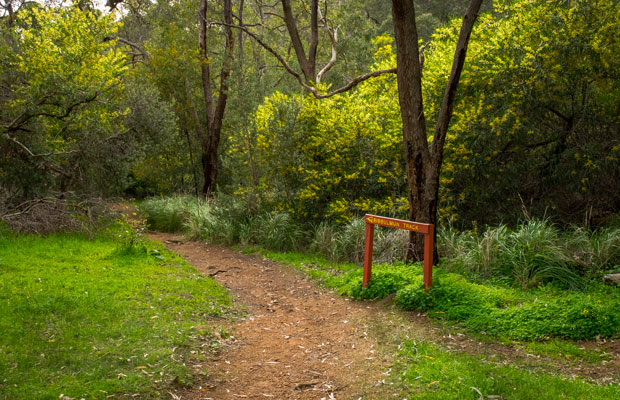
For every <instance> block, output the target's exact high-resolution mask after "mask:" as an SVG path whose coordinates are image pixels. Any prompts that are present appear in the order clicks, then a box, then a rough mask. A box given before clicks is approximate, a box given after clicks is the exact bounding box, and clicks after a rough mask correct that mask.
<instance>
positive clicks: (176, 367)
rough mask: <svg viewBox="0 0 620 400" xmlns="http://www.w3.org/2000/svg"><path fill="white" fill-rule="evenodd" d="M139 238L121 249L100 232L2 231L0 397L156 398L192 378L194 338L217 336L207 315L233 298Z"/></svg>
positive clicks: (202, 350)
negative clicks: (138, 247) (139, 247)
mask: <svg viewBox="0 0 620 400" xmlns="http://www.w3.org/2000/svg"><path fill="white" fill-rule="evenodd" d="M117 232H118V231H117V230H116V229H114V231H113V232H112V233H113V234H117ZM143 244H144V245H146V246H147V247H148V248H150V249H151V251H150V252H146V251H119V249H122V248H123V242H118V241H116V240H110V239H109V238H104V237H99V238H95V239H92V238H88V237H83V236H79V235H50V236H47V237H45V238H42V237H39V236H13V237H6V236H2V237H0V287H2V291H0V330H1V331H2V337H1V338H0V370H1V371H2V382H0V397H2V398H10V399H35V398H36V399H42V398H49V399H52V398H54V399H57V398H58V396H59V395H60V394H64V395H65V396H68V397H72V398H82V397H83V398H89V399H105V398H106V397H109V396H121V397H122V396H123V395H127V394H130V395H131V394H134V396H138V397H140V398H144V399H151V398H152V399H157V398H161V397H162V395H161V393H166V392H167V391H168V390H167V388H169V387H170V386H171V385H175V384H177V382H181V383H185V384H191V383H192V382H193V380H194V372H193V371H192V370H191V369H190V368H188V367H187V366H186V364H188V361H189V360H190V359H191V357H192V355H191V354H190V351H193V352H195V354H200V355H208V354H204V353H205V352H206V351H208V350H206V348H205V347H201V348H198V347H197V346H196V345H195V343H194V339H195V340H200V343H202V342H203V341H208V342H209V343H212V344H213V345H216V342H215V338H214V337H213V336H212V334H211V333H210V332H211V329H212V326H213V322H205V317H211V318H213V317H217V316H221V315H222V314H223V313H225V312H227V310H229V309H230V300H229V298H228V295H227V293H226V290H225V289H224V288H222V287H221V286H219V285H217V284H216V283H215V281H213V280H212V279H210V278H208V277H205V276H204V275H201V274H199V273H198V272H197V271H196V270H195V269H194V268H192V267H190V266H189V265H188V264H187V263H186V262H185V261H183V260H182V259H181V258H179V257H177V256H175V255H173V254H171V253H169V252H167V251H165V250H163V249H162V248H161V247H160V246H158V245H157V244H155V243H151V242H143ZM207 319H209V318H207ZM205 324H206V325H205ZM139 367H140V368H139ZM33 371H36V373H33ZM144 371H146V372H147V373H148V375H147V374H145V373H144Z"/></svg>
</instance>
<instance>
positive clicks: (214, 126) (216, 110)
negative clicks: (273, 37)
mask: <svg viewBox="0 0 620 400" xmlns="http://www.w3.org/2000/svg"><path fill="white" fill-rule="evenodd" d="M199 15H200V33H199V37H198V41H199V44H200V51H201V56H202V63H201V75H202V89H203V95H204V100H205V114H206V117H207V118H206V119H207V130H206V135H203V136H202V137H201V138H200V143H201V150H202V171H203V175H204V185H203V188H202V193H203V195H205V196H206V197H208V196H212V195H213V193H215V189H216V184H217V173H218V154H217V153H218V148H219V145H220V136H221V131H222V120H223V119H224V111H225V109H226V101H227V99H228V78H229V76H230V71H231V68H232V58H233V51H234V37H233V33H232V29H231V28H230V26H231V25H232V23H233V16H232V0H224V24H225V25H224V32H225V34H226V45H225V53H224V59H223V61H222V69H221V70H220V87H219V95H218V98H217V101H216V102H215V106H214V99H213V90H212V89H211V71H210V66H209V64H210V61H209V53H208V49H207V0H201V1H200V12H199Z"/></svg>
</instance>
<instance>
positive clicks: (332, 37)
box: [316, 9, 338, 83]
mask: <svg viewBox="0 0 620 400" xmlns="http://www.w3.org/2000/svg"><path fill="white" fill-rule="evenodd" d="M318 13H319V17H320V18H321V21H322V22H323V26H325V30H326V31H327V35H328V36H329V41H330V42H331V45H332V56H331V58H330V60H329V62H328V63H327V64H326V65H325V66H324V67H323V68H322V69H321V70H320V71H319V73H318V74H317V75H316V83H320V82H321V80H322V79H323V76H324V75H325V74H326V73H327V72H328V71H329V70H330V69H332V67H333V66H334V64H336V59H337V57H338V53H337V51H336V44H337V43H338V27H336V28H333V29H332V28H330V26H329V23H328V22H327V17H326V16H323V14H322V13H321V10H320V9H318Z"/></svg>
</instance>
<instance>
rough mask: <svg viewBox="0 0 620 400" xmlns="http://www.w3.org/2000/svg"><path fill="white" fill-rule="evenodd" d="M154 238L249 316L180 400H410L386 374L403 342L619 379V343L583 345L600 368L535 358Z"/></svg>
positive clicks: (199, 365) (281, 273)
mask: <svg viewBox="0 0 620 400" xmlns="http://www.w3.org/2000/svg"><path fill="white" fill-rule="evenodd" d="M149 237H150V238H151V239H153V240H158V241H161V242H163V243H164V244H165V246H166V247H167V248H168V249H170V250H172V251H174V252H176V253H178V254H181V255H182V256H183V257H184V258H185V259H186V260H187V261H188V262H189V263H190V264H192V265H194V266H195V267H196V268H197V269H198V270H199V271H201V272H202V273H204V274H208V275H210V276H212V277H213V278H214V279H216V280H217V281H218V282H219V283H220V284H222V285H223V286H225V287H227V288H228V289H229V291H230V293H231V295H232V296H233V298H234V300H235V301H236V302H237V303H239V304H242V305H243V306H244V307H245V308H246V311H247V312H246V313H244V316H243V317H242V318H240V319H238V320H236V321H233V322H230V323H229V324H228V326H226V330H228V331H229V332H230V334H231V336H230V337H228V338H224V337H222V342H225V345H224V346H222V347H221V349H220V351H219V353H218V354H217V355H215V356H214V357H212V358H211V359H210V360H206V361H202V362H198V361H196V365H195V366H194V367H195V368H196V369H197V370H205V369H206V370H208V371H209V374H208V376H207V377H206V378H204V380H203V381H202V382H198V383H197V384H196V385H195V386H194V387H192V388H191V389H178V390H176V391H175V392H174V393H172V392H170V395H171V396H172V397H173V398H174V399H204V400H207V399H214V400H215V399H218V400H219V399H225V400H228V399H242V398H247V399H287V400H289V399H290V400H292V399H299V400H303V399H317V400H318V399H326V400H329V399H338V400H342V399H355V400H359V399H388V398H401V399H402V398H404V396H402V395H403V393H401V392H400V390H401V389H402V388H399V387H398V386H397V385H393V384H391V383H389V380H388V379H387V378H388V376H389V374H390V373H391V368H392V363H393V361H394V356H395V352H396V351H397V350H396V345H395V343H396V342H397V341H398V340H402V337H405V336H406V337H411V338H416V339H417V340H431V341H433V342H435V343H437V344H439V345H440V346H442V347H443V348H446V349H447V350H449V351H456V352H466V353H471V354H476V355H480V357H481V358H482V359H485V360H487V361H489V362H497V363H502V364H506V363H510V364H512V363H515V364H517V365H521V366H524V367H527V368H532V369H537V370H541V371H546V372H549V373H553V374H557V375H563V376H567V377H581V378H583V379H586V380H590V381H593V382H595V383H599V384H608V383H611V382H620V348H619V346H618V342H617V341H610V342H598V343H597V342H587V343H584V344H583V345H584V346H585V347H586V348H588V349H592V350H597V351H600V352H603V353H604V354H605V356H606V359H605V360H603V361H601V362H600V363H598V362H597V363H585V362H578V361H571V360H563V359H561V358H560V359H558V358H554V359H551V358H549V357H544V356H540V355H532V354H528V353H527V351H526V350H525V348H524V347H523V346H521V345H519V344H512V345H504V344H500V343H496V342H492V341H481V340H477V339H475V338H471V337H469V336H467V335H465V334H463V333H460V332H458V329H456V330H455V328H446V327H445V325H442V324H437V323H435V322H433V321H430V320H429V319H428V318H427V317H426V316H425V315H421V314H417V313H405V312H402V311H400V310H397V309H396V308H395V307H394V306H393V305H392V302H391V300H390V299H389V298H388V299H386V300H384V301H380V302H356V301H350V300H348V299H345V298H342V297H340V296H338V295H337V294H335V293H333V292H332V291H330V290H327V289H323V288H321V287H319V286H318V285H317V284H316V282H314V281H311V280H309V279H307V277H306V276H305V274H303V273H302V272H299V271H297V270H295V269H293V268H291V267H288V266H285V265H281V264H278V263H276V262H273V261H271V260H268V259H266V258H263V257H262V256H260V255H259V254H252V255H245V254H241V253H239V252H236V251H233V250H230V249H226V248H223V247H220V246H216V245H211V244H205V243H202V242H196V241H188V240H187V239H186V238H184V237H182V236H178V235H173V234H166V233H150V234H149ZM442 326H443V327H442Z"/></svg>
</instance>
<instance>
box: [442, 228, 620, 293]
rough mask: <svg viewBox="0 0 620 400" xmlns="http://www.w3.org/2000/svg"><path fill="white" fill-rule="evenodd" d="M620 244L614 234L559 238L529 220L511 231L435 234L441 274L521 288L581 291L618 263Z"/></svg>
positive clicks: (619, 232) (573, 232)
mask: <svg viewBox="0 0 620 400" xmlns="http://www.w3.org/2000/svg"><path fill="white" fill-rule="evenodd" d="M619 243H620V229H618V228H603V229H601V230H599V231H594V232H590V231H588V230H584V229H579V228H572V229H569V230H565V231H563V232H560V231H559V230H558V228H557V227H555V226H554V225H553V224H552V223H550V222H549V221H546V220H530V221H527V222H526V223H524V224H521V225H519V226H518V227H517V228H516V229H515V230H511V229H509V228H508V227H506V226H505V225H500V226H499V227H496V228H489V229H488V230H486V231H485V232H484V233H483V234H480V235H476V234H473V233H471V232H461V233H457V232H456V231H454V230H452V229H447V230H443V231H440V234H439V249H440V255H441V256H442V263H443V266H444V268H445V269H446V270H448V271H455V272H459V273H463V274H466V275H469V276H474V277H478V278H494V279H500V280H504V281H507V282H511V283H514V284H515V285H518V286H521V287H523V288H528V287H535V286H537V285H540V284H545V283H548V282H555V283H558V284H561V285H564V286H566V287H569V288H582V287H583V286H584V285H585V284H587V282H588V281H590V280H592V279H595V278H597V279H598V278H599V277H600V274H601V272H602V271H606V270H610V269H612V268H614V266H615V265H618V264H619V263H620V253H619V252H620V246H619Z"/></svg>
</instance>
